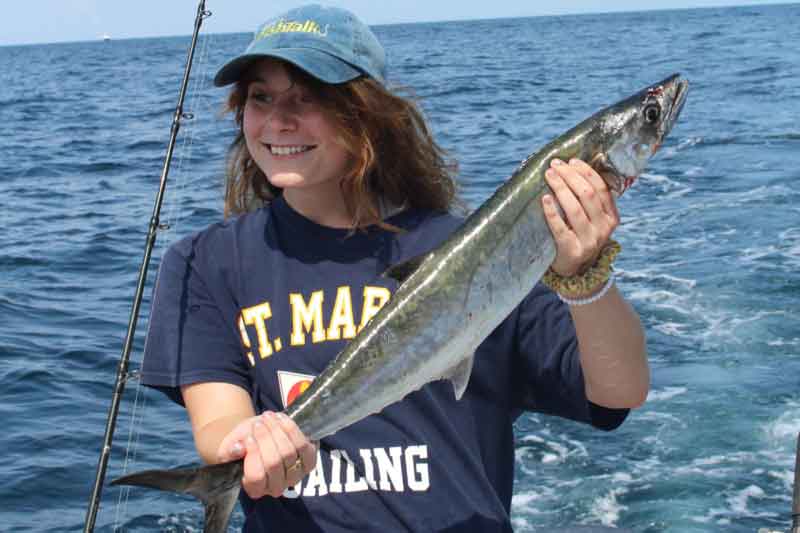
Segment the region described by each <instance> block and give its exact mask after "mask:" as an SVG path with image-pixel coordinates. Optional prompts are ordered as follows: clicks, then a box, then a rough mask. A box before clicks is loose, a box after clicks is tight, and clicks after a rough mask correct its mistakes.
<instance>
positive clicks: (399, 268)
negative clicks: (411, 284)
mask: <svg viewBox="0 0 800 533" xmlns="http://www.w3.org/2000/svg"><path fill="white" fill-rule="evenodd" d="M428 255H429V254H422V255H418V256H416V257H412V258H411V259H408V260H406V261H403V262H402V263H397V264H396V265H392V266H390V267H389V268H388V269H387V270H386V272H384V273H383V275H384V276H386V277H388V278H392V279H396V280H397V282H398V283H403V282H404V281H405V280H406V279H408V277H409V276H410V275H411V274H413V273H414V272H416V270H417V269H418V268H419V265H421V264H422V262H423V261H425V259H426V258H427V257H428Z"/></svg>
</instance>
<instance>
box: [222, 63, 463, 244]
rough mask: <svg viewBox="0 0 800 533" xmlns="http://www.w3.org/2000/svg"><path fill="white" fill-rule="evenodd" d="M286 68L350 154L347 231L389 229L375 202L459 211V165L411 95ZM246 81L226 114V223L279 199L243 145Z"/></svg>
mask: <svg viewBox="0 0 800 533" xmlns="http://www.w3.org/2000/svg"><path fill="white" fill-rule="evenodd" d="M286 67H287V72H288V73H289V75H290V77H291V79H292V80H293V81H294V82H295V83H299V84H301V85H303V86H304V87H306V88H308V89H309V90H310V91H311V93H312V94H313V95H314V96H315V98H316V99H317V100H318V101H319V102H320V103H321V105H322V108H323V112H324V113H325V114H326V116H327V117H328V118H329V119H330V120H331V121H332V122H333V123H334V124H335V125H336V127H337V129H338V131H339V132H340V141H341V142H342V143H343V146H344V148H345V149H346V150H347V152H348V153H349V155H350V160H351V165H350V168H349V169H348V172H347V174H346V175H345V176H344V178H343V179H342V181H341V185H340V186H341V189H342V195H343V198H344V201H345V205H346V207H347V209H348V212H349V214H350V216H351V219H352V228H353V229H356V228H361V227H365V226H369V225H371V224H378V225H380V226H382V227H386V228H391V226H390V225H388V224H384V223H383V222H382V221H381V213H380V207H379V206H380V202H381V201H385V202H388V203H389V204H390V205H396V206H406V207H413V208H423V209H433V210H449V209H451V208H452V207H453V206H454V205H458V206H461V203H460V201H458V200H457V197H456V183H455V179H454V176H455V174H456V172H457V171H458V165H457V163H456V162H455V161H454V160H452V159H451V158H449V156H448V154H447V153H446V152H445V151H444V150H443V149H442V148H441V147H440V146H439V145H438V144H437V143H436V141H435V140H434V139H433V136H432V135H431V132H430V130H429V128H428V126H427V124H426V122H425V119H424V117H423V115H422V112H421V111H420V109H419V108H418V106H417V105H416V103H415V101H414V99H413V97H411V96H409V97H404V96H401V95H400V92H401V91H403V92H408V93H410V91H407V90H405V89H395V90H389V89H386V88H385V87H384V86H383V85H381V84H380V83H378V82H376V81H375V80H373V79H371V78H367V77H361V78H357V79H355V80H352V81H349V82H347V83H343V84H337V85H331V84H326V83H322V82H320V81H318V80H316V79H315V78H313V77H311V76H309V75H308V74H306V73H305V72H303V71H301V70H299V69H297V68H296V67H293V66H292V65H289V64H286ZM250 81H251V80H250V78H249V77H248V76H247V75H245V76H243V77H242V79H241V80H240V81H238V82H237V83H236V85H235V86H234V87H233V90H232V91H231V93H230V95H229V96H228V101H227V105H226V107H225V111H226V112H230V113H233V117H234V121H235V122H236V125H237V126H238V129H239V131H238V133H237V135H236V138H235V139H234V141H233V142H232V143H231V145H230V147H229V149H228V161H227V168H226V179H225V216H226V217H228V216H232V215H238V214H241V213H244V212H247V211H250V210H253V209H257V208H259V207H261V206H263V205H264V204H265V203H268V202H270V201H271V200H272V199H274V198H275V197H277V196H278V195H279V194H280V189H279V188H277V187H275V186H273V185H272V184H271V183H270V182H269V180H268V179H267V177H266V176H265V175H264V173H263V171H262V170H261V169H260V168H259V167H258V165H256V163H255V161H254V160H253V158H252V157H251V155H250V152H249V150H248V149H247V145H246V143H245V139H244V133H243V131H242V122H243V117H244V106H245V103H246V101H247V92H248V87H249V84H250Z"/></svg>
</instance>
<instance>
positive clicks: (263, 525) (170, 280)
mask: <svg viewBox="0 0 800 533" xmlns="http://www.w3.org/2000/svg"><path fill="white" fill-rule="evenodd" d="M387 222H389V223H390V224H392V225H394V226H397V227H399V228H401V229H402V230H403V231H401V232H399V233H398V232H392V231H387V230H383V229H380V228H370V229H369V230H368V231H358V232H350V231H348V230H342V229H334V228H328V227H324V226H320V225H318V224H315V223H314V222H312V221H310V220H308V219H306V218H305V217H303V216H302V215H300V214H299V213H297V212H295V211H294V210H293V209H292V208H291V207H290V206H289V205H288V204H287V203H286V202H285V200H283V199H282V198H278V199H276V200H274V201H273V202H271V203H270V204H269V205H267V206H265V207H264V208H262V209H260V210H258V211H254V212H252V213H248V214H245V215H242V216H239V217H238V218H235V219H232V220H229V221H226V222H223V223H219V224H215V225H212V226H211V227H209V228H207V229H206V230H204V231H201V232H199V233H197V234H194V235H191V236H189V237H187V238H185V239H183V240H181V241H179V242H176V243H175V244H174V245H172V246H171V247H170V248H169V249H168V250H167V252H166V254H165V256H164V259H163V261H162V263H161V267H160V270H159V274H158V278H157V281H156V289H155V295H154V299H153V309H152V312H151V316H150V323H149V330H148V336H147V342H146V347H145V356H144V363H143V369H142V381H143V382H144V383H145V384H146V385H149V386H153V387H157V388H159V389H160V390H162V391H163V392H165V393H166V394H168V395H169V396H170V398H172V399H173V400H175V401H177V402H180V403H182V399H181V394H180V386H182V385H188V384H191V383H198V382H207V381H216V382H225V383H232V384H234V385H238V386H240V387H242V388H244V389H245V390H247V391H248V392H249V393H250V395H251V397H252V398H253V404H254V407H255V409H256V412H262V411H264V410H273V411H277V410H282V409H283V408H284V407H285V406H286V405H288V404H289V403H291V401H293V400H294V399H295V398H296V397H297V396H298V395H299V394H300V393H302V391H303V390H305V388H306V387H307V386H308V384H309V383H310V381H311V380H313V379H314V377H315V376H316V375H318V374H319V373H320V372H322V370H323V369H324V368H325V367H326V365H327V364H328V363H329V362H330V361H331V360H332V359H333V358H334V357H335V356H336V354H337V353H338V352H339V351H341V350H342V348H343V347H344V346H345V344H346V343H347V342H348V340H349V339H351V338H353V337H354V336H355V335H356V333H357V332H358V331H359V330H360V328H362V327H364V325H365V324H366V323H367V322H368V320H369V319H370V318H371V317H372V316H374V315H375V313H376V312H377V311H378V309H380V307H381V306H382V305H383V304H385V303H386V301H387V300H388V299H389V297H390V295H391V294H392V293H393V292H394V290H395V289H396V287H397V282H396V281H395V280H393V279H391V278H389V277H384V276H382V273H383V272H385V271H386V270H387V269H388V268H389V267H390V266H391V265H394V264H397V263H399V262H402V261H405V260H407V259H409V258H412V257H416V256H419V255H421V254H424V253H427V252H428V251H430V250H431V249H433V248H434V247H436V246H437V245H438V244H440V243H441V242H442V241H443V240H444V239H446V238H447V236H448V235H449V234H450V233H451V232H453V230H455V229H456V228H457V227H458V226H459V224H460V223H461V222H462V221H461V220H460V219H458V218H457V217H455V216H453V215H450V214H447V213H434V212H428V211H420V210H414V209H409V210H406V211H404V212H401V213H399V214H397V215H395V216H393V217H390V218H389V219H387ZM525 410H532V411H538V412H543V413H548V414H553V415H558V416H562V417H566V418H571V419H574V420H578V421H581V422H587V423H591V424H593V425H594V426H596V427H600V428H603V429H613V428H615V427H617V426H618V425H619V424H620V423H622V421H623V420H624V418H625V416H626V414H627V410H625V409H619V410H618V409H606V408H602V407H598V406H595V405H593V404H591V403H590V402H589V401H588V400H587V399H586V395H585V392H584V384H583V375H582V372H581V367H580V362H579V359H578V350H577V340H576V337H575V330H574V327H573V324H572V321H571V318H570V314H569V311H568V309H567V307H566V306H565V305H564V304H562V303H561V302H560V301H559V300H558V299H557V298H556V297H555V295H554V294H553V293H552V292H551V291H550V290H549V289H547V288H545V287H544V286H542V285H537V286H536V287H535V288H534V289H533V290H532V291H531V293H530V294H529V295H528V296H527V297H526V298H525V299H524V300H523V302H522V303H521V304H520V305H519V306H518V307H517V309H515V310H514V312H513V313H512V314H511V315H510V316H509V317H508V318H507V319H506V320H505V321H504V322H503V323H502V324H501V325H500V326H498V327H497V329H496V330H495V331H494V332H493V333H492V334H491V335H490V336H489V337H488V338H487V339H486V340H485V341H484V342H483V343H482V344H481V346H480V347H479V348H478V350H477V352H476V354H475V362H474V367H473V371H472V377H471V379H470V382H469V385H468V387H467V390H466V392H465V394H464V397H463V398H462V399H461V400H460V401H456V400H455V397H454V394H453V388H452V386H451V385H450V383H447V382H444V381H437V382H433V383H430V384H428V385H426V386H424V387H423V388H422V389H421V390H419V391H417V392H414V393H412V394H410V395H409V396H407V397H406V398H405V399H404V400H402V401H400V402H398V403H395V404H393V405H390V406H389V407H387V408H386V409H384V410H383V411H382V412H381V413H379V414H377V415H373V416H370V417H368V418H366V419H364V420H362V421H360V422H358V423H356V424H353V425H352V426H350V427H348V428H346V429H344V430H342V431H339V432H338V433H336V434H335V435H332V436H330V437H327V438H324V439H322V442H321V444H320V451H319V456H318V461H317V468H316V469H315V470H314V471H313V472H312V473H311V474H309V475H308V476H306V477H305V478H304V479H303V480H302V481H301V482H300V483H299V484H298V485H297V486H295V487H294V488H291V489H289V490H287V491H286V492H285V493H284V495H283V496H282V497H280V498H272V497H269V496H266V497H264V498H261V499H259V500H257V501H253V500H251V499H250V498H248V497H247V495H246V494H245V493H244V491H242V493H241V494H242V495H241V503H242V507H243V509H244V512H245V515H246V524H245V528H244V529H245V531H253V532H255V531H258V532H265V531H303V532H305V531H326V532H339V531H382V532H385V531H397V530H408V531H439V530H447V531H448V532H452V533H455V532H457V531H465V532H467V531H470V532H472V531H510V530H511V525H510V519H509V511H510V506H511V496H512V489H513V478H514V437H513V430H512V424H513V422H514V420H515V419H516V418H517V417H518V416H519V415H520V413H522V412H523V411H525Z"/></svg>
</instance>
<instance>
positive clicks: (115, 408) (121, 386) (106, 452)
mask: <svg viewBox="0 0 800 533" xmlns="http://www.w3.org/2000/svg"><path fill="white" fill-rule="evenodd" d="M210 16H211V12H210V11H206V2H205V0H200V2H199V4H198V5H197V16H196V17H195V19H194V32H193V33H192V43H191V46H190V47H189V54H188V57H187V58H186V67H185V69H184V72H183V81H182V83H181V88H180V95H179V97H178V105H177V107H176V108H175V115H174V117H173V119H172V127H171V130H170V137H169V144H168V145H167V154H166V156H165V157H164V168H163V170H162V171H161V183H160V185H159V188H158V194H157V195H156V200H155V206H154V207H153V215H152V217H151V218H150V227H149V229H148V232H147V241H146V243H145V248H144V257H143V258H142V264H141V266H140V268H139V281H138V284H137V285H136V293H135V295H134V298H133V306H132V308H131V315H130V319H129V321H128V333H127V335H126V336H125V343H124V344H123V348H122V355H120V359H119V366H118V367H117V379H116V385H115V387H114V394H113V396H112V398H111V407H110V408H109V411H108V420H107V422H106V431H105V436H104V437H103V447H102V448H101V450H100V460H99V462H98V464H97V474H96V476H95V480H94V489H93V490H92V497H91V499H90V500H89V509H88V511H87V512H86V522H85V525H84V528H83V531H84V533H92V532H93V531H94V525H95V521H96V520H97V511H98V509H99V508H100V496H101V493H102V491H103V482H104V481H105V477H106V469H107V467H108V459H109V456H110V455H111V443H112V440H113V439H114V429H115V427H116V425H117V416H118V415H119V407H120V403H121V401H122V393H123V392H124V391H125V383H126V382H127V380H128V378H129V377H130V376H129V375H128V363H129V362H130V355H131V348H132V347H133V337H134V333H135V332H136V324H137V322H138V321H139V310H140V308H141V304H142V295H143V294H144V286H145V282H146V281H147V269H148V266H149V265H150V256H151V255H152V252H153V247H154V246H155V243H156V236H157V234H158V230H159V229H164V228H162V226H161V224H160V222H159V217H160V214H161V205H162V204H163V202H164V192H165V191H166V188H167V175H168V174H169V167H170V163H171V162H172V153H173V151H174V149H175V141H176V140H177V138H178V131H179V130H180V128H181V120H183V119H187V120H190V119H191V118H193V117H192V116H191V115H190V114H188V113H184V112H183V102H184V100H185V98H186V89H187V86H188V84H189V74H190V72H191V70H192V61H193V59H194V51H195V47H196V45H197V36H198V34H199V33H200V26H201V25H202V24H203V19H205V18H207V17H210Z"/></svg>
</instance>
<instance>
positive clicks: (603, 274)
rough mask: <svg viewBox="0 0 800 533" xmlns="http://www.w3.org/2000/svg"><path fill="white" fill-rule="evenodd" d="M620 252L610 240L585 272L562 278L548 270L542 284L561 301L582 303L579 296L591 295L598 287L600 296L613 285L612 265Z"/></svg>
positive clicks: (618, 246) (616, 245)
mask: <svg viewBox="0 0 800 533" xmlns="http://www.w3.org/2000/svg"><path fill="white" fill-rule="evenodd" d="M620 250H622V246H620V244H619V243H618V242H617V241H615V240H613V239H610V240H609V241H608V242H607V243H606V244H605V246H603V249H602V250H601V251H600V255H599V256H598V258H597V260H596V261H595V262H594V264H593V265H592V266H591V267H589V268H588V269H587V270H586V271H585V272H583V273H581V274H576V275H574V276H562V275H561V274H558V273H556V272H555V271H554V270H553V269H552V268H549V269H547V272H545V274H544V276H543V277H542V283H544V284H545V285H547V286H548V287H550V288H551V289H552V290H553V291H555V292H556V293H557V294H558V295H559V296H560V297H562V299H563V298H566V299H567V300H571V301H583V299H581V298H580V296H581V295H584V294H591V293H593V292H595V291H597V289H598V288H600V287H602V290H601V291H600V292H599V293H598V294H600V295H601V296H602V295H603V294H605V293H606V292H608V289H610V288H611V285H613V279H614V276H613V271H614V269H613V267H612V263H613V262H614V259H615V258H616V257H617V254H619V252H620ZM590 298H591V297H590ZM587 299H589V298H587ZM592 301H595V300H592ZM567 303H569V302H567ZM587 303H588V302H587ZM576 305H580V304H576Z"/></svg>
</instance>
